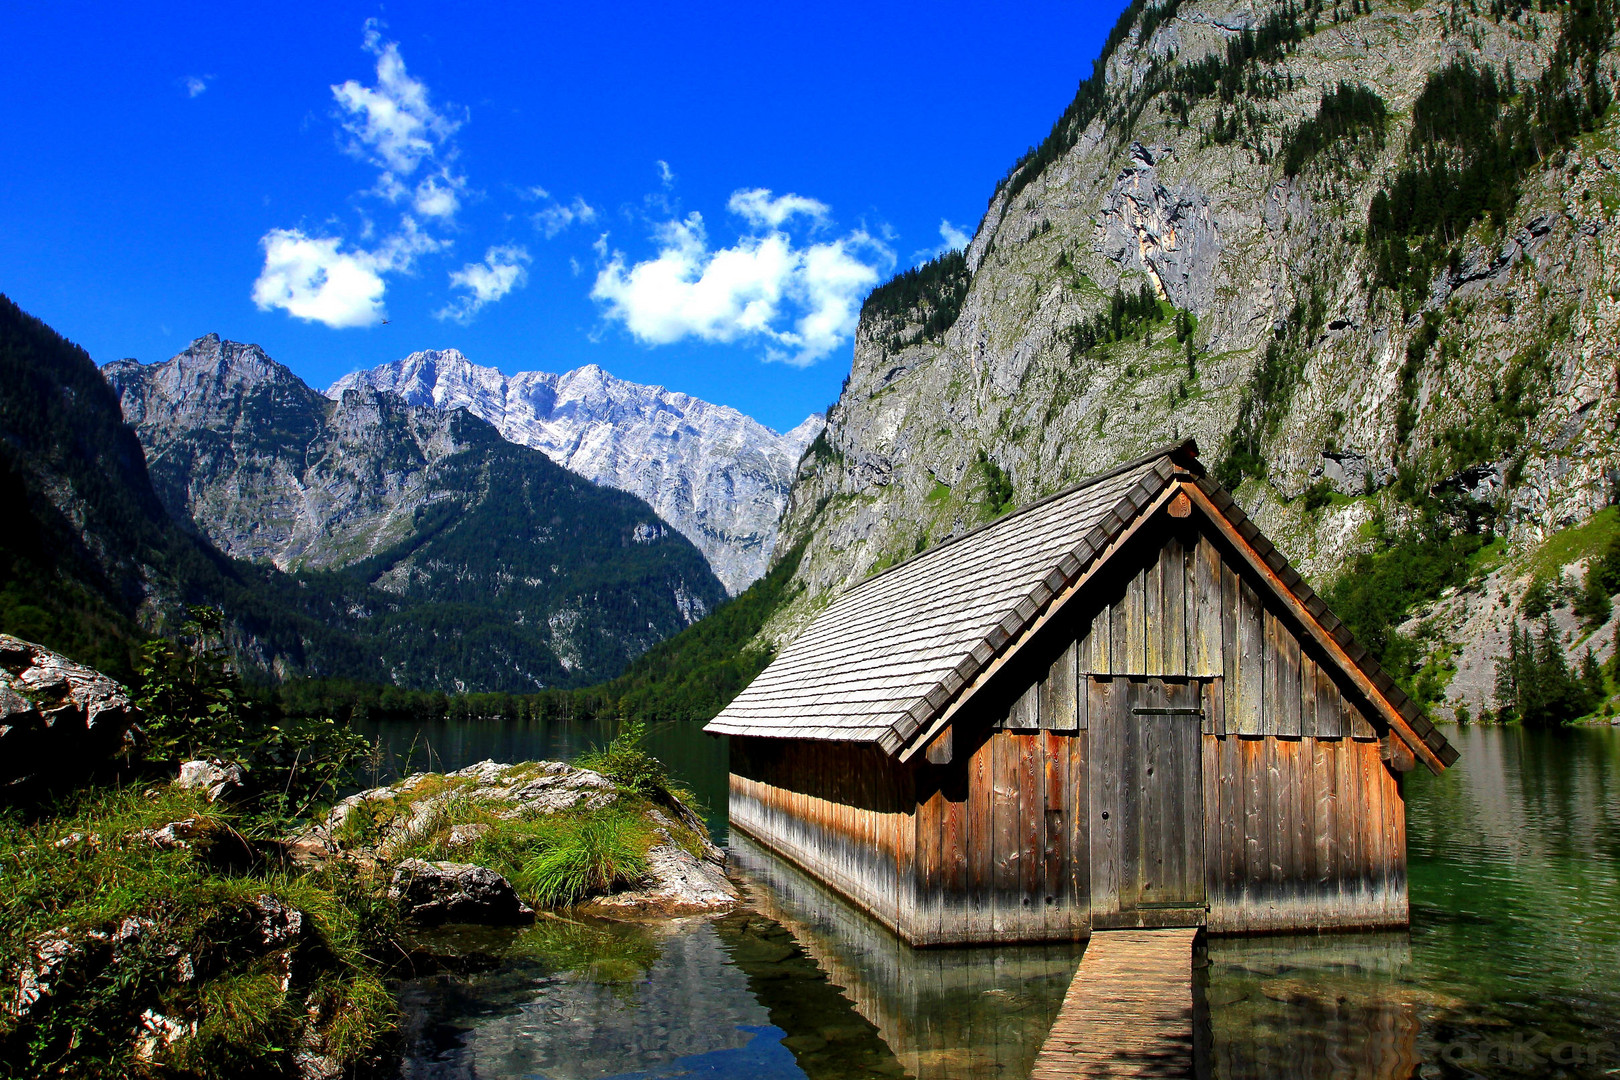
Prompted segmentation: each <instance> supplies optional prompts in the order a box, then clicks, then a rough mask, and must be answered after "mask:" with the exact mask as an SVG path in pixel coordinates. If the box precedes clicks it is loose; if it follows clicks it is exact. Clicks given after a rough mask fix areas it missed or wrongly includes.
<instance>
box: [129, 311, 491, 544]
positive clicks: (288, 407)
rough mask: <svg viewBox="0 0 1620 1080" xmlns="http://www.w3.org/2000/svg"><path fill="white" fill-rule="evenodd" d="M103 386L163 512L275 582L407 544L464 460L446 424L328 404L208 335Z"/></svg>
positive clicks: (379, 405)
mask: <svg viewBox="0 0 1620 1080" xmlns="http://www.w3.org/2000/svg"><path fill="white" fill-rule="evenodd" d="M102 374H103V375H104V376H105V377H106V379H107V381H108V382H109V383H111V384H112V386H113V389H115V390H117V391H118V395H119V401H120V404H121V405H122V407H123V410H124V419H125V420H126V421H128V422H129V424H130V425H131V426H132V427H134V428H135V430H136V433H137V434H139V435H140V438H141V445H142V446H144V447H145V448H146V454H147V461H148V468H149V469H150V471H151V475H152V481H153V484H154V485H155V486H156V487H157V489H158V495H159V497H160V498H162V499H163V502H164V505H165V506H167V507H168V509H169V512H170V513H171V514H173V515H174V516H175V517H176V518H178V519H180V520H190V521H192V522H193V523H195V524H196V526H197V528H198V529H199V530H201V531H202V532H203V533H204V534H205V535H206V536H207V537H208V539H209V540H211V541H212V542H213V543H214V545H215V546H216V547H218V548H219V549H220V550H221V551H223V552H225V553H226V554H227V555H232V556H235V557H236V558H241V559H250V560H257V561H264V562H269V563H272V564H274V565H275V566H276V567H277V568H278V569H281V570H291V569H297V568H306V567H307V568H309V569H322V568H329V567H338V566H344V565H347V564H348V563H351V562H353V561H355V560H356V559H359V558H364V557H365V556H367V555H369V554H372V553H374V552H376V551H379V550H381V549H383V548H386V547H387V546H388V545H389V544H391V543H395V542H398V541H400V540H402V539H404V538H405V537H406V536H408V535H409V534H410V532H411V530H412V529H413V528H414V525H415V515H416V514H417V512H418V510H420V509H421V508H423V507H424V506H426V505H429V504H430V503H432V502H434V501H435V500H436V499H437V498H442V497H443V494H442V493H441V492H439V491H438V490H437V488H438V486H439V485H438V484H436V482H435V481H436V479H437V474H438V473H439V471H440V469H441V468H442V467H443V466H444V465H445V464H446V462H447V461H448V460H449V459H451V458H453V457H455V455H456V454H458V453H459V452H460V451H462V450H463V449H465V447H464V446H463V445H462V444H461V441H460V440H459V439H458V438H457V437H456V432H455V430H454V427H453V426H452V425H451V424H449V423H447V422H446V418H445V417H444V416H443V415H442V414H439V413H434V412H420V411H415V410H410V409H407V408H405V407H404V404H403V403H402V402H400V401H399V400H398V399H396V398H391V397H389V396H387V395H383V394H379V393H377V392H375V391H367V390H356V391H355V392H353V393H350V394H345V395H342V396H340V397H339V399H338V400H336V401H328V400H326V399H325V398H324V397H322V396H321V395H320V394H319V393H317V392H316V391H315V390H314V389H312V388H310V387H309V386H307V385H305V384H304V382H303V380H301V379H299V378H298V376H296V375H294V374H293V373H292V372H291V371H289V370H288V369H287V368H285V367H283V366H282V365H280V364H278V363H276V362H275V361H274V360H271V359H270V358H269V357H268V356H266V355H265V354H264V351H263V350H262V349H260V348H259V347H258V346H257V345H244V344H241V343H239V342H234V341H221V340H220V338H219V336H218V335H217V334H209V335H208V336H206V337H202V338H198V339H197V340H196V341H194V342H192V343H191V346H190V347H189V348H187V349H186V350H185V351H184V352H182V353H180V354H179V355H177V356H175V357H173V358H172V359H170V360H166V361H164V362H162V363H159V364H140V363H137V362H136V361H134V360H119V361H115V362H114V363H111V364H108V365H106V366H105V367H104V368H103V369H102Z"/></svg>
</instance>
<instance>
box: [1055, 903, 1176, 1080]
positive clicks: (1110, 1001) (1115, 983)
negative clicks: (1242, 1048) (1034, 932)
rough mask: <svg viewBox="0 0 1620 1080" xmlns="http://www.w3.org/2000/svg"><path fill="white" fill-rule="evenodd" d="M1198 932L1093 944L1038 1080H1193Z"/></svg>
mask: <svg viewBox="0 0 1620 1080" xmlns="http://www.w3.org/2000/svg"><path fill="white" fill-rule="evenodd" d="M1196 933H1197V931H1196V930H1193V929H1174V930H1110V931H1107V932H1104V933H1099V934H1095V935H1093V936H1092V939H1091V941H1090V943H1089V944H1088V945H1087V946H1086V952H1085V955H1084V957H1083V958H1082V959H1081V961H1080V970H1079V971H1077V972H1075V976H1074V979H1073V981H1071V982H1070V984H1069V991H1068V993H1067V994H1066V995H1065V996H1064V999H1063V1008H1062V1009H1061V1011H1060V1012H1059V1013H1058V1019H1057V1022H1056V1023H1055V1024H1053V1025H1052V1030H1051V1032H1050V1033H1049V1034H1048V1035H1047V1038H1046V1042H1045V1044H1043V1045H1042V1047H1041V1052H1040V1054H1039V1055H1037V1056H1036V1058H1035V1066H1034V1069H1033V1070H1032V1071H1031V1073H1030V1076H1031V1080H1071V1078H1074V1077H1104V1076H1106V1077H1130V1076H1191V1075H1192V1071H1193V1000H1192V943H1193V937H1194V935H1195V934H1196Z"/></svg>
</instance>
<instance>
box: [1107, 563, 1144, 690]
mask: <svg viewBox="0 0 1620 1080" xmlns="http://www.w3.org/2000/svg"><path fill="white" fill-rule="evenodd" d="M1137 596H1138V597H1140V596H1141V592H1140V589H1138V592H1137ZM1111 613H1112V617H1111V618H1110V619H1109V626H1108V634H1109V654H1108V663H1107V664H1106V665H1105V666H1103V667H1102V668H1100V669H1099V670H1100V671H1103V672H1108V673H1113V674H1124V673H1125V672H1128V671H1130V670H1131V659H1130V652H1131V649H1130V621H1131V620H1130V614H1131V581H1129V580H1128V581H1126V583H1125V588H1124V589H1123V590H1122V591H1121V592H1120V594H1119V596H1118V597H1117V598H1116V599H1115V600H1114V602H1113V604H1112V605H1111Z"/></svg>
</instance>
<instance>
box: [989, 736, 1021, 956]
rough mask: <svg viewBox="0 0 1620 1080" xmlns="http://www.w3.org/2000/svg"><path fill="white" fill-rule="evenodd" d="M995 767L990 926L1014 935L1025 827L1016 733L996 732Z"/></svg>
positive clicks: (993, 757) (993, 763)
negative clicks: (1020, 812)
mask: <svg viewBox="0 0 1620 1080" xmlns="http://www.w3.org/2000/svg"><path fill="white" fill-rule="evenodd" d="M990 741H991V743H992V745H993V748H994V749H993V752H992V755H991V767H992V769H993V770H994V790H995V806H994V808H993V810H992V811H991V813H992V818H993V825H992V828H993V836H994V839H993V841H992V843H993V845H994V851H995V854H994V856H993V863H992V871H991V888H990V898H991V899H990V902H991V907H990V926H991V929H993V930H994V931H995V932H996V933H998V934H1012V933H1014V932H1016V931H1017V930H1018V929H1019V927H1018V925H1017V921H1016V918H1015V916H1016V914H1017V907H1018V901H1019V894H1020V893H1021V891H1022V881H1021V880H1020V876H1019V869H1020V858H1019V856H1020V855H1021V853H1022V852H1021V844H1020V839H1021V830H1020V829H1019V827H1018V824H1019V822H1018V747H1017V745H1016V743H1015V742H1014V740H1013V736H1012V735H1011V734H1008V733H1000V732H998V733H996V734H993V735H991V736H990Z"/></svg>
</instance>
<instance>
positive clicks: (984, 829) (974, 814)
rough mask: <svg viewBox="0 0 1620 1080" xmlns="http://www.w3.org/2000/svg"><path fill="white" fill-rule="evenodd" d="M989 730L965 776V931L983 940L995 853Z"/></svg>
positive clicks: (987, 927) (987, 930)
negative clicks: (966, 779)
mask: <svg viewBox="0 0 1620 1080" xmlns="http://www.w3.org/2000/svg"><path fill="white" fill-rule="evenodd" d="M994 744H995V735H994V734H992V735H991V736H990V737H989V738H987V739H985V740H984V741H983V742H982V743H980V744H979V746H978V747H977V748H976V749H975V751H974V753H973V758H972V762H971V772H970V775H969V777H968V803H967V808H966V817H967V857H966V866H965V870H966V876H967V918H966V923H967V933H968V936H969V937H970V938H971V939H972V940H976V941H982V940H984V938H985V937H987V936H988V935H989V933H990V930H991V923H990V884H991V866H992V864H993V861H994V857H995V842H994V839H993V832H994V815H993V813H992V807H993V805H994V803H995V790H994V789H995V781H994V777H993V773H992V758H993V757H994V751H995V745H994Z"/></svg>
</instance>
